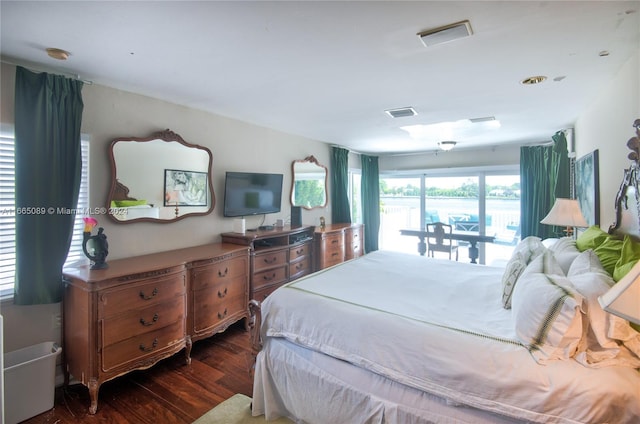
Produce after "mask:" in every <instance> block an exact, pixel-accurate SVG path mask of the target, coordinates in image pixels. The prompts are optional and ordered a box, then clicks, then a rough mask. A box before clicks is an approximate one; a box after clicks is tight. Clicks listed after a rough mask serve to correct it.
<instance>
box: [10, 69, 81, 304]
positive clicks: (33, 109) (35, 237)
mask: <svg viewBox="0 0 640 424" xmlns="http://www.w3.org/2000/svg"><path fill="white" fill-rule="evenodd" d="M82 86H83V83H82V82H81V81H77V80H73V79H69V78H65V77H62V76H58V75H51V74H47V73H33V72H31V71H29V70H27V69H25V68H22V67H20V66H18V67H17V68H16V87H15V89H16V90H15V167H16V193H15V199H16V208H17V210H18V211H24V213H16V275H15V286H14V287H15V289H14V302H15V303H16V304H19V305H34V304H44V303H56V302H60V301H61V300H62V291H63V277H62V267H63V265H64V261H65V259H66V257H67V254H68V251H69V246H70V244H71V238H72V235H73V223H74V219H75V215H74V214H73V213H66V212H64V211H66V210H74V209H75V208H76V205H77V203H78V194H79V189H80V181H81V170H82V157H81V146H80V126H81V122H82V111H83V108H84V105H83V102H82Z"/></svg>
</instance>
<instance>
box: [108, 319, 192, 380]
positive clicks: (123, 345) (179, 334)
mask: <svg viewBox="0 0 640 424" xmlns="http://www.w3.org/2000/svg"><path fill="white" fill-rule="evenodd" d="M184 341H185V324H184V320H180V321H177V322H175V323H173V324H172V325H170V326H168V327H164V328H159V329H157V330H153V331H150V332H148V333H144V334H140V335H138V336H135V337H131V338H129V339H126V340H123V341H121V342H119V343H115V344H112V345H110V346H105V347H103V349H102V361H101V367H102V371H103V372H107V371H110V370H112V369H114V368H116V367H119V366H123V365H125V364H129V363H132V362H140V361H143V360H147V361H149V364H151V363H153V362H154V361H153V356H154V355H157V354H160V353H161V352H162V350H163V349H165V348H167V347H171V346H173V345H175V344H177V343H184ZM140 366H142V364H140Z"/></svg>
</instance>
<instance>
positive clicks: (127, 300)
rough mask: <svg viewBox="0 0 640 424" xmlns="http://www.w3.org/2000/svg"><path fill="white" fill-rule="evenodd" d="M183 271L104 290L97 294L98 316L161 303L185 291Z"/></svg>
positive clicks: (103, 316)
mask: <svg viewBox="0 0 640 424" xmlns="http://www.w3.org/2000/svg"><path fill="white" fill-rule="evenodd" d="M185 281H186V274H185V272H184V271H182V272H180V273H177V274H173V275H168V276H164V277H156V278H153V279H151V281H146V282H140V283H132V285H130V286H123V287H120V288H117V289H109V290H104V291H103V292H101V293H100V294H99V295H98V300H99V302H98V317H99V318H106V317H109V316H112V315H116V314H119V313H122V312H125V311H129V310H131V309H140V308H144V307H147V306H150V305H152V304H156V303H161V302H164V301H167V300H169V299H173V298H174V297H176V296H179V295H181V294H184V293H185V291H186V287H185V286H186V283H185Z"/></svg>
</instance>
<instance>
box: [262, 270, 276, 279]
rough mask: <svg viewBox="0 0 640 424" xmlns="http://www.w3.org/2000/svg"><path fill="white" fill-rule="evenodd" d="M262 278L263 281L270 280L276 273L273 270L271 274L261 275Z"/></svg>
mask: <svg viewBox="0 0 640 424" xmlns="http://www.w3.org/2000/svg"><path fill="white" fill-rule="evenodd" d="M262 278H263V279H264V280H265V281H271V280H273V279H274V278H276V273H275V272H274V273H273V274H271V276H269V275H265V276H263V277H262Z"/></svg>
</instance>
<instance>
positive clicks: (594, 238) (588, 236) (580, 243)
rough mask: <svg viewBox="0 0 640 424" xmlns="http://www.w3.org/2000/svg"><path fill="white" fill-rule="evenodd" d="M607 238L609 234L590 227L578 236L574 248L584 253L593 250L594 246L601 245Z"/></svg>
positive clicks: (595, 226) (598, 228)
mask: <svg viewBox="0 0 640 424" xmlns="http://www.w3.org/2000/svg"><path fill="white" fill-rule="evenodd" d="M609 237H610V236H609V234H608V233H606V232H605V231H603V230H602V228H600V227H599V226H597V225H592V226H591V227H589V228H587V229H586V230H585V231H584V232H583V233H582V234H580V235H579V236H578V239H577V240H576V246H577V247H578V250H579V251H581V252H584V251H585V250H587V249H595V248H596V246H599V245H600V244H602V242H603V241H605V240H606V239H607V238H609Z"/></svg>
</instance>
